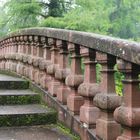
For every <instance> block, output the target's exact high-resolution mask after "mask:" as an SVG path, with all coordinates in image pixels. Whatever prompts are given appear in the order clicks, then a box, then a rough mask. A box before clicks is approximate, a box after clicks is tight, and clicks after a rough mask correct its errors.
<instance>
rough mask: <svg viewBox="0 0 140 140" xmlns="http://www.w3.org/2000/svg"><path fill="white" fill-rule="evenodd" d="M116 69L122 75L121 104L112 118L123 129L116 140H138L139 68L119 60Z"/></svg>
mask: <svg viewBox="0 0 140 140" xmlns="http://www.w3.org/2000/svg"><path fill="white" fill-rule="evenodd" d="M118 68H119V70H120V71H121V72H123V73H124V75H125V79H124V80H123V81H122V82H123V88H124V89H123V92H124V100H123V104H122V105H121V106H120V107H118V108H117V109H116V110H115V112H114V117H115V120H116V121H117V122H119V123H120V124H121V125H122V127H123V133H122V135H121V136H119V137H118V138H117V140H140V133H139V132H140V88H139V83H140V80H139V77H138V76H139V73H140V67H139V66H138V65H135V64H133V63H129V62H126V61H123V60H120V61H119V63H118Z"/></svg>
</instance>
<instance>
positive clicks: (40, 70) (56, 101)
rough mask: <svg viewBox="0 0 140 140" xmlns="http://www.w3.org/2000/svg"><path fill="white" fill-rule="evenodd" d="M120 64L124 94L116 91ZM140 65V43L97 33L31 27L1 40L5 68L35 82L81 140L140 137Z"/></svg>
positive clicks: (0, 65)
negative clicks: (99, 66)
mask: <svg viewBox="0 0 140 140" xmlns="http://www.w3.org/2000/svg"><path fill="white" fill-rule="evenodd" d="M97 63H99V64H101V66H102V70H101V73H100V74H101V81H100V82H97V80H96V77H97V75H96V64H97ZM116 64H117V66H118V70H119V71H120V72H122V73H123V74H124V79H123V80H122V83H123V96H119V95H117V94H116V91H115V79H114V73H115V70H114V66H115V65H116ZM139 65H140V44H139V43H136V42H130V41H126V40H121V39H117V38H112V37H108V36H102V35H97V34H93V33H85V32H77V31H69V30H63V29H52V28H29V29H23V30H20V31H17V32H15V33H11V34H9V35H7V36H6V37H4V38H2V39H1V40H0V70H1V71H5V72H6V71H7V72H10V73H14V74H16V75H19V76H22V77H25V78H27V79H28V80H29V81H31V82H32V83H33V84H34V85H35V86H36V87H38V88H39V89H40V90H41V91H42V92H43V93H44V94H42V98H43V100H44V101H45V102H46V103H47V104H48V106H51V107H53V108H55V109H56V110H57V112H58V120H59V121H61V122H62V123H64V124H65V125H66V126H67V127H69V128H70V129H71V130H72V131H73V132H75V133H77V134H78V135H80V137H81V139H82V140H94V139H95V140H98V139H101V140H139V139H140V135H139V129H140V89H139V77H138V76H139V73H140V66H139ZM83 67H84V72H83Z"/></svg>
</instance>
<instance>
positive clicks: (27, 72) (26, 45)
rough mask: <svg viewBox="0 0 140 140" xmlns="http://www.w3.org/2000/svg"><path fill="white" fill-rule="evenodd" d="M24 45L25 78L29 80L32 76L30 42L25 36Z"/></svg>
mask: <svg viewBox="0 0 140 140" xmlns="http://www.w3.org/2000/svg"><path fill="white" fill-rule="evenodd" d="M23 45H24V55H23V63H24V66H25V76H26V77H28V78H29V75H30V65H29V64H28V59H29V55H30V53H29V49H30V46H29V40H28V36H23Z"/></svg>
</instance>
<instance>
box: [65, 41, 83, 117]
mask: <svg viewBox="0 0 140 140" xmlns="http://www.w3.org/2000/svg"><path fill="white" fill-rule="evenodd" d="M68 49H69V51H70V53H71V73H70V75H69V76H67V78H66V85H68V86H69V87H70V89H71V93H70V95H69V96H68V98H67V107H68V109H69V111H71V113H73V114H74V115H78V114H79V112H80V107H81V106H82V105H83V103H84V100H83V97H82V96H80V95H78V92H77V90H78V86H79V85H80V84H81V83H83V75H82V70H81V56H80V46H79V45H76V44H72V43H69V44H68Z"/></svg>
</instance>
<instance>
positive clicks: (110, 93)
mask: <svg viewBox="0 0 140 140" xmlns="http://www.w3.org/2000/svg"><path fill="white" fill-rule="evenodd" d="M98 58H99V59H98ZM97 59H98V61H99V63H101V64H102V71H101V83H100V90H101V93H100V94H97V95H96V96H95V98H94V102H95V104H96V106H97V107H99V108H100V109H101V117H100V118H99V119H98V120H97V122H96V135H97V137H99V138H100V139H103V140H116V138H117V136H119V135H120V130H121V127H120V125H119V124H118V123H116V122H115V121H114V118H113V112H114V110H115V109H116V108H117V107H118V106H120V104H121V97H120V96H118V95H117V94H116V92H115V80H114V72H115V71H114V65H115V64H116V58H115V57H114V56H111V55H109V54H102V53H98V56H97Z"/></svg>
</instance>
